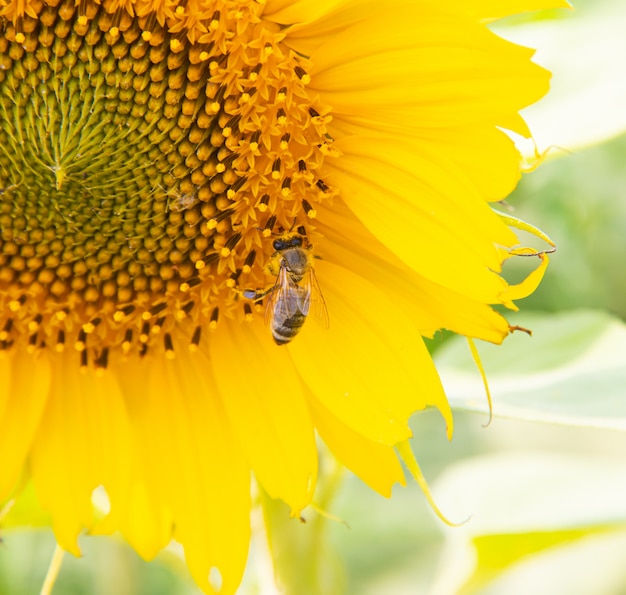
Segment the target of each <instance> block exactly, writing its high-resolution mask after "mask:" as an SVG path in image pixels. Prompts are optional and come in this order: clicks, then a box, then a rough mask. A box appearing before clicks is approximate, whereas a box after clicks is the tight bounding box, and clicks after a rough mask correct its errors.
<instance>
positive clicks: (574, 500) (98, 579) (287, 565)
mask: <svg viewBox="0 0 626 595" xmlns="http://www.w3.org/2000/svg"><path fill="white" fill-rule="evenodd" d="M575 4H576V8H577V10H576V12H574V13H569V12H567V11H560V12H559V13H558V15H555V14H550V15H549V16H550V18H545V17H544V18H543V19H539V20H534V21H532V22H529V20H528V19H522V20H521V21H518V22H516V23H514V24H511V25H509V26H508V27H504V28H503V29H502V31H503V32H504V34H505V35H507V34H508V33H511V35H509V37H511V38H513V39H516V40H518V39H522V40H524V39H528V44H529V45H533V43H534V44H536V45H537V46H538V47H541V48H542V51H540V52H539V54H538V60H539V61H540V62H541V61H542V60H541V57H542V55H545V56H546V60H545V61H543V62H542V63H544V64H546V65H547V66H549V67H550V68H551V69H552V70H553V71H554V72H555V89H554V96H553V97H552V98H551V100H550V102H548V103H547V104H546V107H545V109H543V108H542V107H541V106H539V107H537V108H534V110H533V111H532V112H529V121H530V122H531V127H532V128H533V129H534V130H541V135H538V138H539V139H540V143H541V142H544V141H545V142H544V144H543V145H540V148H541V149H542V150H543V149H545V148H546V147H547V146H549V145H558V147H559V148H556V149H552V150H550V151H549V155H548V159H547V160H546V162H545V163H544V164H542V165H541V167H540V168H539V169H538V170H537V171H536V172H534V173H532V174H530V175H527V176H524V178H523V180H522V182H521V184H520V185H519V187H518V189H517V190H516V191H515V193H514V194H513V195H512V196H511V197H510V198H509V200H508V201H507V202H508V203H509V204H510V205H512V206H513V207H514V209H515V211H514V214H515V215H516V216H518V217H520V218H522V219H525V220H527V221H531V222H533V223H534V224H536V225H538V226H539V227H540V228H541V229H543V230H544V231H546V232H547V233H549V234H550V236H551V237H552V238H553V239H554V240H555V241H556V243H557V245H558V252H557V253H556V254H555V255H553V258H552V262H551V265H550V268H549V270H548V273H547V275H546V277H545V279H544V281H543V283H542V285H541V286H540V288H539V290H538V291H536V292H535V294H534V295H533V296H531V297H530V298H528V299H526V300H525V301H524V302H523V303H521V304H520V305H521V306H522V312H521V314H520V315H519V316H517V317H516V318H515V322H516V323H517V324H521V325H523V326H530V327H532V328H533V330H534V331H535V336H534V337H533V338H532V339H531V338H529V337H525V336H524V337H521V338H520V337H518V336H517V335H515V336H514V337H512V338H511V340H510V341H507V342H505V345H504V346H503V347H501V348H499V349H500V351H499V354H498V355H495V354H494V352H493V351H491V350H488V349H487V350H485V351H481V353H482V354H483V358H484V363H485V367H486V368H487V371H488V372H490V366H492V368H493V369H492V371H491V372H490V377H491V374H493V375H494V376H495V381H496V382H495V385H496V386H495V387H494V386H492V389H493V393H494V394H493V397H494V412H495V415H496V417H495V418H494V420H493V422H492V423H491V425H490V426H489V427H484V425H485V424H486V422H487V415H486V413H484V401H482V400H483V399H484V396H483V394H482V392H481V390H480V388H476V387H475V386H476V385H474V384H472V385H471V387H472V388H471V390H470V389H468V391H469V392H470V393H471V394H470V396H469V397H468V398H464V397H463V398H459V399H457V400H456V401H454V402H455V403H456V405H457V406H458V410H457V412H456V414H455V422H456V429H455V435H454V439H453V440H452V442H451V443H448V442H447V440H446V439H445V437H444V432H443V423H442V421H441V419H440V418H439V417H438V415H437V414H436V413H434V412H430V411H427V412H424V413H423V414H420V415H416V416H415V417H414V419H413V421H412V426H413V429H414V433H415V438H414V440H413V447H414V450H415V452H416V455H417V457H418V460H419V461H420V464H421V465H422V467H423V470H424V473H425V475H426V477H427V478H428V480H429V482H430V483H431V485H432V486H433V487H434V491H435V497H436V499H437V501H438V503H439V504H440V505H441V507H442V508H443V509H444V512H445V513H446V514H448V515H449V517H450V518H451V519H452V520H455V521H462V520H463V519H465V518H467V517H468V515H472V518H471V519H470V521H469V522H468V523H466V524H465V525H463V526H462V527H460V528H450V527H446V526H445V525H443V524H442V523H441V522H440V521H439V520H438V519H436V518H435V517H434V515H433V514H432V512H431V510H430V509H429V507H428V505H427V504H426V502H425V499H424V497H423V495H422V494H421V492H420V491H419V489H418V488H417V487H415V486H412V485H410V486H409V487H408V488H406V489H396V490H395V493H394V497H393V499H392V500H385V499H384V498H381V497H380V496H377V495H376V494H374V493H373V492H372V491H371V490H369V489H368V488H366V487H365V486H364V485H363V484H362V483H361V482H360V481H359V480H358V479H356V478H354V477H353V476H351V475H350V474H349V473H346V474H345V475H344V476H343V481H342V484H341V489H339V490H338V491H336V492H335V491H334V490H330V491H329V493H322V494H320V495H319V497H318V502H319V503H320V505H321V506H322V507H323V508H325V509H326V510H327V511H328V512H329V513H330V514H332V515H335V516H337V517H338V518H339V519H341V520H342V521H344V522H339V521H336V520H329V519H326V518H324V517H323V516H320V514H319V513H318V512H316V511H313V510H312V511H307V512H306V514H305V517H306V521H307V522H306V523H302V522H299V521H298V520H292V521H288V522H287V521H286V520H284V519H285V515H284V514H283V512H284V511H283V510H282V509H281V506H280V505H279V504H277V503H272V504H270V505H268V510H269V512H268V519H267V520H268V522H269V524H270V526H271V527H272V530H273V532H274V534H275V535H277V536H280V539H282V540H283V543H287V544H289V547H288V548H287V551H288V552H291V555H289V554H287V555H285V556H282V557H281V558H279V565H278V568H277V569H276V573H277V575H278V581H279V583H282V585H283V586H284V590H283V591H280V590H275V587H274V585H273V581H272V580H268V579H267V577H266V576H264V575H263V572H258V570H259V568H264V567H265V566H266V565H267V555H266V552H264V551H263V547H262V546H260V545H259V544H258V543H255V544H253V548H252V553H251V560H250V564H249V570H248V573H247V575H246V578H245V581H244V585H243V587H242V593H244V594H246V595H248V594H257V593H258V594H270V593H271V594H273V593H279V592H285V593H289V594H291V593H296V594H298V595H315V594H319V593H324V595H334V593H341V594H343V593H349V594H357V595H375V594H381V593H385V594H392V595H405V594H406V595H409V594H411V595H413V594H421V593H425V594H433V595H446V594H449V595H451V594H453V593H479V594H483V595H499V594H506V595H512V594H513V595H514V594H516V593H520V594H521V593H534V594H544V593H545V594H546V595H547V594H548V593H550V594H554V593H567V594H568V595H572V594H574V595H575V594H580V595H587V594H593V595H603V594H605V595H618V594H622V593H626V497H625V494H626V491H624V490H626V457H625V455H626V433H625V432H624V429H626V423H623V422H624V420H625V419H626V412H625V410H624V408H625V407H626V405H621V403H622V402H624V401H626V378H624V377H623V374H622V373H621V369H620V366H619V364H616V363H615V362H616V361H618V360H616V359H615V357H616V354H617V356H619V354H622V356H623V361H624V368H626V340H625V339H624V337H625V333H624V332H623V329H624V327H623V326H622V323H621V321H622V320H624V319H626V297H625V296H626V267H625V263H624V260H625V257H626V168H624V163H625V162H626V136H620V133H621V132H622V131H623V130H625V129H626V123H625V122H624V121H623V120H621V121H620V119H619V117H618V116H615V114H614V113H613V112H611V109H614V108H613V107H612V106H614V104H616V103H617V105H624V103H620V102H618V101H616V100H617V99H619V98H620V97H622V98H624V89H625V88H626V82H625V81H624V80H615V77H614V76H611V75H610V74H607V76H606V78H604V79H603V78H602V77H601V76H598V77H597V78H594V79H586V78H584V76H582V75H581V73H583V72H589V71H590V70H589V68H590V64H591V67H592V66H593V64H594V63H596V62H597V63H598V64H601V63H603V62H605V61H606V62H609V61H610V62H611V63H613V62H615V61H617V62H618V63H619V64H620V65H621V66H622V68H623V64H624V63H625V58H626V49H625V48H626V46H624V42H621V43H622V45H621V46H620V45H619V43H620V42H619V41H618V40H615V44H616V45H614V46H613V45H611V44H610V43H609V41H610V40H608V41H607V39H606V37H607V36H610V35H613V34H614V32H615V31H618V30H619V31H622V30H624V29H623V28H621V29H620V28H619V27H617V26H616V23H622V24H624V23H625V22H626V9H625V8H624V6H623V3H621V2H616V1H614V0H604V1H597V2H596V1H594V2H591V1H590V0H588V1H586V2H576V3H575ZM583 30H584V31H585V32H586V33H585V35H584V36H579V35H578V32H580V31H583ZM593 39H597V40H598V43H597V44H596V43H591V41H590V40H593ZM600 40H603V43H600ZM607 44H608V45H607ZM607 47H608V48H618V50H611V51H619V48H620V47H621V48H622V49H624V54H622V55H621V56H616V55H614V54H611V55H597V54H598V52H600V53H602V52H606V51H607ZM542 52H544V53H543V54H542ZM594 52H595V53H596V55H594ZM594 61H595V62H594ZM585 67H587V71H585ZM591 71H597V69H595V70H594V69H593V68H591ZM577 73H578V74H577ZM572 77H574V79H575V80H574V79H573V78H572ZM622 79H626V77H625V76H624V75H623V74H622ZM620 93H621V95H620ZM559 97H565V98H567V100H566V101H565V103H564V104H563V105H565V104H567V109H565V108H564V109H563V110H562V111H560V110H559V107H558V106H559ZM590 97H593V98H595V100H594V101H591V99H590ZM604 102H606V104H605V103H604ZM542 110H543V111H542ZM623 111H624V112H626V110H623ZM576 114H577V116H576ZM622 117H623V116H622ZM574 118H575V121H574ZM519 260H522V259H519ZM531 264H533V263H526V262H524V263H521V264H517V263H515V264H514V265H513V266H512V270H511V274H512V275H516V274H517V275H519V274H521V273H520V270H516V267H518V269H519V268H520V267H524V266H526V267H527V268H528V266H530V265H531ZM527 265H528V266H527ZM581 309H583V310H584V312H582V313H580V312H579V311H580V310H581ZM589 310H593V311H596V313H592V312H589ZM605 314H609V315H611V316H612V317H614V318H609V317H608V316H606V315H605ZM557 315H558V321H559V324H554V321H555V320H557ZM542 333H543V334H542ZM605 339H606V340H605ZM524 341H525V342H524ZM509 343H510V346H509ZM431 348H432V349H433V351H434V352H435V354H436V356H437V358H438V359H439V362H440V364H441V368H442V376H443V379H444V383H446V379H447V378H451V379H452V381H454V379H455V378H456V379H457V380H458V379H459V378H460V382H461V384H463V382H465V381H464V380H463V379H464V378H466V376H463V374H465V375H467V374H471V373H472V366H473V364H472V361H471V358H470V356H469V351H468V350H467V349H466V347H463V344H462V343H461V344H454V341H453V342H452V344H451V342H450V341H447V340H444V339H443V338H442V337H437V338H436V339H435V340H433V341H432V342H431ZM593 349H596V351H597V353H595V352H594V354H593V357H592V356H591V355H590V356H589V358H587V355H589V354H588V351H589V352H590V351H591V350H593ZM525 353H528V356H526V355H524V354H525ZM558 353H567V354H570V355H571V361H573V362H574V364H576V362H578V361H583V360H584V361H587V360H589V361H590V362H592V363H591V364H590V367H589V366H588V367H587V368H585V374H586V376H585V379H586V382H585V383H582V382H581V383H580V385H579V387H578V388H577V387H576V386H574V387H573V388H571V387H570V388H568V389H567V390H565V389H564V388H563V386H564V385H563V384H562V382H563V381H564V379H565V380H566V379H567V378H569V377H571V370H572V368H569V367H568V363H567V362H563V361H558V360H559V358H558V356H557V357H555V354H557V355H558ZM568 357H569V356H568ZM498 358H499V359H498ZM585 358H587V360H586V359H585ZM527 360H528V361H527ZM594 362H595V363H594ZM505 370H506V372H507V374H509V377H516V373H517V374H518V376H519V378H521V379H523V382H522V380H520V386H519V387H518V391H517V393H516V394H515V395H513V392H514V391H511V390H510V387H508V388H507V386H506V385H502V387H503V388H501V391H500V392H499V391H498V390H496V388H497V386H498V371H501V372H502V374H503V375H504V371H505ZM473 374H474V377H475V378H474V380H476V379H477V373H476V372H475V371H474V372H473ZM622 379H623V380H624V383H623V384H622ZM524 382H526V384H524ZM453 384H454V382H453ZM522 385H523V386H522ZM466 386H469V385H466ZM477 386H478V387H479V384H478V385H477ZM546 387H547V388H546ZM559 387H560V388H559ZM507 391H508V392H507ZM559 391H560V392H559ZM452 392H454V391H452ZM609 396H610V398H611V400H608V399H609ZM542 402H545V403H546V404H549V406H550V409H549V411H548V410H547V408H542V406H537V403H542ZM581 403H582V405H581ZM575 407H579V409H578V410H574V408H575ZM580 407H585V408H586V409H584V410H583V413H582V414H581V413H580V411H581V410H580ZM594 408H595V409H594ZM327 465H329V466H330V465H332V463H329V462H327ZM327 473H328V477H330V478H331V479H332V480H333V481H334V480H335V479H336V473H337V472H336V470H335V469H334V468H329V469H328V470H327ZM622 488H623V489H622ZM280 519H283V520H282V521H281V520H280ZM312 535H314V539H312ZM1 536H2V543H1V544H0V595H30V594H33V593H38V592H39V589H40V588H41V584H42V582H43V579H44V576H45V572H46V569H47V566H48V564H49V561H50V558H51V556H52V553H53V550H54V540H53V537H52V535H51V534H50V533H49V532H48V531H45V530H38V529H33V530H26V529H20V530H11V529H6V528H5V529H2V533H1ZM277 538H278V537H277ZM312 542H313V544H314V547H313V546H311V543H312ZM81 545H82V547H83V551H84V557H83V558H81V559H75V558H73V557H72V556H67V557H66V559H65V561H64V565H63V568H62V572H61V574H60V577H59V579H58V582H57V585H56V587H55V590H54V593H55V594H59V595H85V594H90V595H92V594H93V595H104V594H115V595H131V594H132V595H167V594H181V595H192V594H194V595H197V594H198V593H199V591H198V590H197V589H196V588H195V586H194V585H193V583H192V581H191V580H190V579H189V577H188V575H187V571H186V570H185V567H184V565H183V563H182V562H181V559H180V555H179V553H178V552H176V551H175V550H173V551H170V552H166V553H164V554H162V555H161V556H160V557H159V558H158V559H157V560H156V561H155V562H153V563H150V564H148V563H145V562H143V561H142V560H140V559H139V558H138V557H137V556H136V554H135V553H134V552H133V551H132V550H131V549H130V548H128V547H127V546H126V545H125V544H124V543H123V542H122V541H121V540H115V539H105V538H88V539H82V541H81ZM270 579H271V577H270ZM316 585H323V587H319V586H316Z"/></svg>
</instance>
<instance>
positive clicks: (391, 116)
mask: <svg viewBox="0 0 626 595" xmlns="http://www.w3.org/2000/svg"><path fill="white" fill-rule="evenodd" d="M355 10H356V9H355ZM402 15H403V22H404V23H405V24H406V26H398V15H397V14H396V13H394V12H393V11H384V12H381V13H379V14H377V15H376V16H375V17H373V18H369V19H365V20H362V21H361V22H359V20H360V18H359V17H355V22H356V23H357V24H356V25H354V26H353V27H350V28H348V29H346V30H345V31H342V33H341V35H335V36H332V37H331V38H329V39H328V41H327V43H325V44H324V45H323V46H322V47H320V48H318V49H317V50H316V51H315V52H314V53H313V55H312V56H311V60H312V63H313V70H312V72H311V75H312V79H313V81H312V86H311V89H312V90H314V91H316V92H319V94H320V98H321V100H322V102H323V103H325V104H327V105H330V106H332V109H333V114H334V118H335V119H342V118H345V119H347V120H350V119H353V118H364V119H366V120H369V121H370V122H372V123H373V124H374V125H376V124H377V123H384V122H387V123H396V124H398V125H400V126H402V125H406V123H407V122H409V123H410V124H409V125H410V126H411V127H447V126H462V127H465V126H468V125H472V124H476V123H479V122H480V123H487V124H489V125H499V126H502V127H510V128H511V129H513V130H516V131H518V132H520V133H521V134H526V133H527V128H526V126H525V125H524V124H523V121H522V122H521V123H522V129H519V124H520V120H519V118H518V117H517V115H516V112H518V111H519V110H520V109H521V108H522V107H525V106H527V105H529V104H530V103H533V102H534V101H536V100H537V99H539V98H540V97H541V96H542V95H544V94H545V92H546V91H547V89H548V80H549V74H548V73H547V72H546V71H544V70H543V69H541V68H540V67H539V66H537V65H536V64H533V63H531V62H530V58H531V57H532V54H533V52H532V51H531V50H528V49H527V48H522V47H520V46H517V45H515V44H512V43H510V42H507V41H505V40H503V39H502V38H500V37H497V36H496V35H495V34H493V33H492V32H491V31H489V30H488V29H487V28H486V27H484V26H483V25H482V24H480V23H477V22H474V21H472V20H470V19H467V18H463V17H462V16H454V15H452V14H450V13H442V12H441V10H440V9H436V8H433V6H432V5H431V6H428V7H427V8H426V9H425V8H424V6H420V5H411V6H408V5H407V6H404V8H403V10H402Z"/></svg>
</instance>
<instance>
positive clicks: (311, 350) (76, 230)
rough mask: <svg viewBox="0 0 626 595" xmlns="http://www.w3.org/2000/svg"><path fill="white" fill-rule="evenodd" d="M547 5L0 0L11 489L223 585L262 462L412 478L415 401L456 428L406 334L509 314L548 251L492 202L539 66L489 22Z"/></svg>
mask: <svg viewBox="0 0 626 595" xmlns="http://www.w3.org/2000/svg"><path fill="white" fill-rule="evenodd" d="M470 4H471V6H470ZM563 5H564V3H563V2H562V1H560V0H545V1H542V2H534V1H533V0H518V1H514V0H511V1H508V2H500V1H497V2H496V1H495V0H484V1H481V2H472V3H467V2H464V1H461V0H450V1H448V2H446V3H441V2H435V1H431V0H414V1H408V0H390V1H389V2H386V3H385V4H384V6H382V5H381V4H380V3H379V2H375V1H374V0H328V1H325V2H319V1H315V2H313V1H307V0H301V1H293V0H266V1H263V0H188V1H186V2H182V1H180V0H172V1H167V2H166V1H164V0H123V1H118V0H102V1H99V0H96V1H93V0H79V1H74V0H0V118H1V119H0V123H1V127H0V228H1V235H0V460H1V461H2V471H1V472H0V502H2V501H7V500H10V499H12V498H15V497H17V496H18V495H19V491H20V489H21V488H22V486H23V485H24V483H25V482H27V481H32V484H33V485H34V488H35V491H36V494H37V496H38V499H39V501H40V502H41V505H42V507H43V508H44V509H45V510H46V511H48V512H49V514H50V516H51V519H52V524H53V529H54V532H55V535H56V538H57V541H58V543H59V544H60V546H61V547H62V548H63V549H64V550H66V551H69V552H71V553H74V554H79V549H78V545H77V539H78V536H79V535H80V534H81V532H83V531H85V530H87V531H89V532H92V533H112V532H115V531H120V532H121V533H122V534H123V535H124V537H125V538H126V539H127V540H128V542H129V543H130V544H131V545H132V546H133V547H134V548H135V550H136V551H137V552H138V553H139V554H140V555H141V556H143V557H144V558H152V557H153V556H155V555H156V554H157V553H158V552H159V551H160V550H161V549H162V548H163V547H164V546H166V545H167V544H168V543H169V542H170V541H171V540H172V539H176V540H177V541H178V542H180V543H181V544H182V546H183V548H184V551H185V557H186V560H187V563H188V566H189V568H190V571H191V573H192V575H193V577H194V578H195V580H196V581H197V583H198V585H200V587H201V588H202V589H204V590H205V591H206V592H217V591H219V592H220V593H232V592H234V591H235V590H236V588H237V586H238V584H239V582H240V580H241V577H242V573H243V570H244V567H245V563H246V557H247V551H248V543H249V537H250V523H249V513H250V507H251V486H250V482H251V471H252V473H253V476H254V478H255V481H256V482H258V484H259V485H260V486H261V487H262V488H263V490H264V491H265V492H266V493H267V494H268V495H269V496H270V497H272V498H278V499H281V500H283V501H284V502H286V503H287V504H288V505H289V507H290V508H291V511H292V513H293V515H297V514H299V512H300V511H301V510H302V509H303V508H304V507H306V506H307V505H308V504H309V503H310V502H311V499H312V497H313V494H314V490H315V486H316V478H317V465H318V451H317V447H316V436H319V437H320V438H321V439H322V440H323V441H324V442H325V443H326V445H327V446H328V447H329V448H330V450H331V451H332V452H333V453H334V454H335V456H336V457H337V458H338V459H339V460H340V461H341V463H342V464H343V465H345V466H346V467H348V468H349V469H351V470H352V471H353V472H354V473H356V474H357V475H358V476H359V477H360V478H361V479H362V480H363V481H364V482H366V483H367V484H368V485H369V486H371V487H372V488H373V489H374V490H376V491H377V492H379V493H381V494H383V495H385V496H389V495H390V494H391V488H392V485H394V484H395V483H401V484H402V483H404V476H403V471H402V468H401V465H400V463H399V460H398V450H397V448H398V447H399V449H400V451H401V452H403V453H406V447H405V444H406V442H405V441H406V440H407V439H408V438H409V437H410V436H411V431H410V429H409V426H408V419H409V417H410V416H411V415H412V414H413V413H414V412H416V411H418V410H421V409H424V408H425V407H428V406H433V407H436V408H437V409H438V410H439V411H440V412H441V414H442V416H443V418H444V420H445V424H446V428H447V432H448V435H449V436H450V435H451V434H452V417H451V413H450V409H449V406H448V404H447V401H446V398H445V395H444V393H443V390H442V387H441V384H440V381H439V378H438V376H437V372H436V370H435V367H434V365H433V362H432V360H431V358H430V356H429V354H428V351H427V349H426V347H425V346H424V343H423V341H422V337H431V336H432V335H433V334H434V333H435V332H436V331H437V330H438V329H442V328H445V329H450V330H451V331H454V332H455V333H459V334H461V335H464V336H467V337H475V338H480V339H484V340H487V341H492V342H496V343H499V342H501V341H502V339H503V338H504V337H505V336H506V335H507V334H508V333H509V331H510V328H509V325H508V323H507V322H506V320H505V318H503V316H502V315H501V314H499V313H497V312H496V311H495V310H494V309H493V308H492V306H493V305H496V304H502V305H504V306H507V307H509V308H513V307H514V305H513V301H512V300H514V299H517V298H520V297H524V295H526V294H528V293H530V292H531V291H532V290H533V289H534V287H535V286H536V283H537V282H538V278H539V277H540V276H541V273H542V271H543V269H544V268H545V264H546V263H547V260H546V259H544V261H543V262H542V263H541V265H540V267H539V270H538V273H536V274H534V275H531V276H530V277H529V278H528V279H527V280H526V281H525V282H523V283H521V284H520V285H517V286H510V285H509V284H508V283H507V282H506V281H505V280H504V278H503V277H502V276H501V274H500V273H501V271H502V265H503V262H504V261H505V260H506V259H507V258H508V257H510V256H511V255H512V254H514V253H516V246H517V245H518V240H517V238H516V235H515V233H514V232H513V231H512V230H511V226H510V225H509V224H510V220H507V219H505V218H503V217H501V216H500V215H498V213H496V212H495V211H494V210H492V208H491V207H490V204H489V202H490V201H497V200H501V199H502V198H503V197H505V196H506V195H507V194H508V193H509V192H510V191H511V190H512V189H513V187H514V186H515V184H516V183H517V181H518V179H519V176H520V155H519V154H518V152H517V150H516V149H515V146H514V144H513V143H512V141H511V140H510V139H509V136H507V134H505V133H504V132H503V131H502V130H503V129H506V130H511V131H514V132H515V133H518V134H521V135H523V136H525V137H529V136H530V133H529V131H528V129H527V127H526V125H525V123H524V121H523V120H522V118H521V117H520V116H519V110H520V109H521V108H523V107H524V106H527V105H528V104H530V103H532V102H534V101H536V100H537V99H539V98H540V97H541V96H542V95H543V94H545V92H546V91H547V89H548V81H549V74H548V73H547V72H546V71H545V70H543V69H542V68H540V67H538V66H537V65H535V64H534V63H532V62H531V57H532V55H533V52H532V51H531V50H529V49H526V48H523V47H519V46H517V45H514V44H512V43H510V42H507V41H505V40H503V39H501V38H499V37H498V36H496V35H495V34H494V33H492V32H491V31H490V30H489V29H488V28H487V26H486V23H488V22H489V21H491V20H493V19H496V18H500V17H504V16H507V15H508V14H512V13H516V12H522V11H525V10H531V9H536V8H545V7H549V6H563ZM296 265H297V266H296ZM324 312H327V313H328V320H329V324H328V325H326V324H323V320H322V321H321V322H322V323H321V324H320V321H318V320H317V319H318V318H323V316H317V315H316V314H319V313H322V314H323V313H324ZM307 315H308V316H307ZM268 317H269V327H270V328H269V329H268V328H267V326H268V325H267V324H266V320H265V319H266V318H268ZM300 329H301V331H300ZM271 331H274V337H275V338H276V334H277V332H278V334H279V336H280V333H281V332H282V336H283V339H284V340H283V341H274V340H272V332H271ZM285 333H287V334H286V336H285ZM296 335H297V336H296ZM276 342H283V343H287V345H282V346H280V345H276ZM403 456H404V457H405V458H406V454H404V455H403ZM415 474H416V475H417V476H419V471H415ZM97 488H99V489H104V490H105V491H106V495H107V497H108V502H109V510H108V511H107V514H106V515H105V516H104V518H100V517H98V515H97V514H95V512H94V506H93V503H92V499H93V494H94V490H96V489H97Z"/></svg>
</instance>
